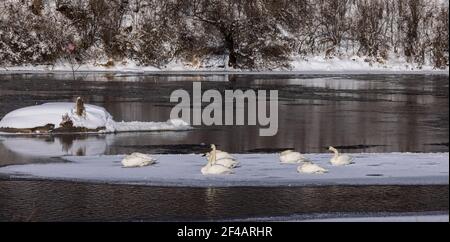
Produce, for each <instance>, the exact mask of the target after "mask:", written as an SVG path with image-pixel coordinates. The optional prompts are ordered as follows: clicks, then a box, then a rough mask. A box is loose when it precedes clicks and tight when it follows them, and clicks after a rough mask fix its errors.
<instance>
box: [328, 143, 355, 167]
mask: <svg viewBox="0 0 450 242" xmlns="http://www.w3.org/2000/svg"><path fill="white" fill-rule="evenodd" d="M328 150H330V151H332V152H334V156H333V157H332V158H331V160H330V163H331V164H332V165H334V166H345V165H349V164H353V163H354V162H353V158H352V157H350V156H349V155H346V154H339V151H338V150H337V149H336V148H334V147H332V146H330V147H329V148H328Z"/></svg>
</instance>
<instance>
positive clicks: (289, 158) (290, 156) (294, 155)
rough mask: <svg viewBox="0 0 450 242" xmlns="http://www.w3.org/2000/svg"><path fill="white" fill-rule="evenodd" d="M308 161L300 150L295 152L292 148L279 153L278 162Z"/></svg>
mask: <svg viewBox="0 0 450 242" xmlns="http://www.w3.org/2000/svg"><path fill="white" fill-rule="evenodd" d="M308 161H309V160H308V159H307V158H306V157H304V156H303V155H302V154H300V152H295V151H293V150H286V151H283V152H281V153H280V162H281V163H283V164H293V163H300V162H308Z"/></svg>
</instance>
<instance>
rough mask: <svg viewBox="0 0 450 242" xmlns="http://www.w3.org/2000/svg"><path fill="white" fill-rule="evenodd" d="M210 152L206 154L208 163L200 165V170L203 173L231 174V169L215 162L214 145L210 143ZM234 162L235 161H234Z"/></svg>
mask: <svg viewBox="0 0 450 242" xmlns="http://www.w3.org/2000/svg"><path fill="white" fill-rule="evenodd" d="M211 149H212V150H211V152H210V155H209V156H208V164H206V166H204V167H202V169H201V172H202V174H203V175H225V174H233V170H232V169H231V168H229V167H226V166H223V165H221V164H217V160H216V153H217V150H216V146H215V145H211ZM235 162H236V161H235Z"/></svg>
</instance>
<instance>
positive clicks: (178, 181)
mask: <svg viewBox="0 0 450 242" xmlns="http://www.w3.org/2000/svg"><path fill="white" fill-rule="evenodd" d="M235 156H236V157H237V159H238V160H239V161H240V162H241V164H242V167H240V168H237V169H235V174H233V175H225V176H203V175H202V174H201V173H200V169H201V167H202V166H203V165H204V164H205V163H206V161H205V158H204V157H202V156H201V155H193V154H192V155H155V157H156V158H158V164H156V165H154V166H148V167H143V168H134V169H133V168H129V169H125V168H122V167H121V164H120V161H121V159H122V158H123V156H120V155H118V156H85V157H76V156H65V157H63V159H65V160H67V161H69V162H65V163H52V164H28V165H12V166H6V167H2V168H0V175H4V176H8V177H11V178H30V179H50V180H70V181H86V182H100V183H120V184H140V185H149V186H189V187H191V186H192V187H209V186H222V187H228V186H267V187H272V186H316V185H424V184H427V185H433V184H448V179H449V177H448V172H449V153H379V154H376V153H370V154H369V153H361V154H353V156H354V157H355V160H356V164H353V165H350V166H346V167H332V166H330V165H329V164H328V161H329V159H330V157H331V154H309V155H307V156H308V157H309V158H311V159H312V160H313V161H314V162H316V163H317V164H320V165H322V166H324V167H325V168H327V169H329V170H330V172H329V173H327V174H323V175H307V174H299V173H297V171H296V168H297V165H282V164H280V163H279V161H278V155H277V154H245V155H241V154H238V155H235Z"/></svg>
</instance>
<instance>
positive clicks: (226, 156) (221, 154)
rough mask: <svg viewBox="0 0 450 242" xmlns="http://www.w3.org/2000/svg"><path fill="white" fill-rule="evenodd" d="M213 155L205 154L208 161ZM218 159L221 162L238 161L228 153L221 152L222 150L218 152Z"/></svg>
mask: <svg viewBox="0 0 450 242" xmlns="http://www.w3.org/2000/svg"><path fill="white" fill-rule="evenodd" d="M210 155H211V153H210V152H207V153H206V154H205V157H206V159H207V160H208V159H209V156H210ZM216 159H217V160H221V159H230V160H236V158H234V156H232V155H230V154H228V152H225V151H221V150H216Z"/></svg>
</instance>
